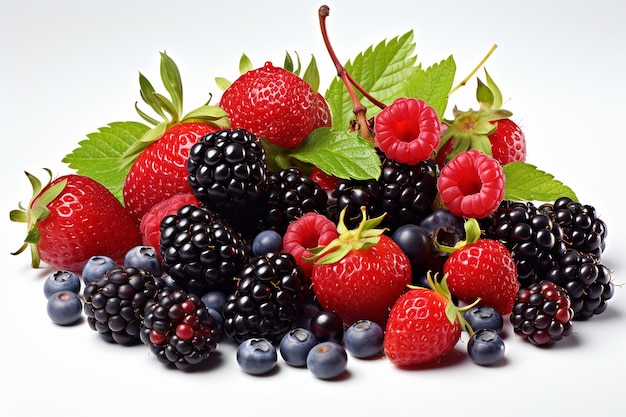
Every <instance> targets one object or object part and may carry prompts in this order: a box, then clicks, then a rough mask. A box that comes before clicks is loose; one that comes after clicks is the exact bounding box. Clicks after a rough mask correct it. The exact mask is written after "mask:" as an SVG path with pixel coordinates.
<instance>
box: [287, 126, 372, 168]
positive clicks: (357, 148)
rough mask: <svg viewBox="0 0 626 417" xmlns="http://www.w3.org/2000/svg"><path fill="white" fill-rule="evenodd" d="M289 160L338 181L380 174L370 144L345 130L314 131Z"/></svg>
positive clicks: (322, 129) (321, 129)
mask: <svg viewBox="0 0 626 417" xmlns="http://www.w3.org/2000/svg"><path fill="white" fill-rule="evenodd" d="M291 157H292V158H294V159H297V160H299V161H302V162H306V163H310V164H313V165H315V166H317V167H318V168H319V169H321V170H322V171H324V172H326V173H327V174H331V175H335V176H337V177H339V178H346V179H347V178H354V179H358V180H368V179H378V177H380V173H381V163H380V158H379V157H378V155H377V154H376V151H375V150H374V144H373V143H372V142H370V141H367V140H365V139H363V138H361V137H360V136H359V135H358V134H357V133H350V132H347V131H333V130H331V129H330V128H319V129H315V130H314V131H313V132H312V133H311V134H310V135H309V137H308V138H307V139H306V141H305V142H304V143H303V144H302V145H300V146H299V147H298V148H297V149H295V150H294V152H293V153H292V154H291Z"/></svg>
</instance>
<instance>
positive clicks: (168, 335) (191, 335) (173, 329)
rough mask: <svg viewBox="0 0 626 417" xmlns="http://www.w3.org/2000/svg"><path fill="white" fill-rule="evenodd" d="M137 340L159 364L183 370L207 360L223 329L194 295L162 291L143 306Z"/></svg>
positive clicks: (177, 291) (166, 289)
mask: <svg viewBox="0 0 626 417" xmlns="http://www.w3.org/2000/svg"><path fill="white" fill-rule="evenodd" d="M140 337H141V341H142V342H143V343H144V344H146V345H148V346H149V347H150V351H151V352H152V353H153V354H154V355H155V356H156V358H157V360H158V361H159V362H161V363H162V364H165V365H167V366H173V367H175V368H177V369H187V368H190V367H192V366H194V365H198V364H200V363H202V362H204V361H206V360H207V359H208V358H209V357H210V355H211V354H212V353H213V352H214V351H215V350H216V349H217V345H218V343H219V342H220V341H221V340H222V337H223V329H222V327H221V326H220V324H219V322H218V321H216V319H215V317H214V316H212V315H211V314H210V313H209V311H208V310H207V308H206V307H205V306H204V304H203V303H202V301H201V300H200V298H199V297H198V296H197V295H195V294H192V293H188V292H186V291H184V290H173V289H171V288H167V287H166V288H164V289H163V290H161V291H160V292H159V294H158V296H157V297H156V299H154V300H152V301H150V302H148V303H147V304H146V306H145V309H144V326H143V327H142V329H141V333H140Z"/></svg>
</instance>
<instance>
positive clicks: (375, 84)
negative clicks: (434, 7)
mask: <svg viewBox="0 0 626 417" xmlns="http://www.w3.org/2000/svg"><path fill="white" fill-rule="evenodd" d="M414 50H415V43H413V31H412V30H411V31H409V32H407V33H405V34H404V35H402V36H400V37H395V38H393V39H390V40H388V41H383V42H380V43H379V44H378V45H376V46H375V47H374V46H370V47H369V48H368V49H367V50H365V51H364V52H362V53H360V54H359V55H357V56H356V58H354V60H353V61H348V62H347V63H346V64H345V65H344V67H345V68H346V70H347V71H348V72H349V73H350V74H351V75H352V77H353V78H354V79H355V80H356V81H357V82H358V83H359V84H360V85H361V86H362V87H363V89H365V91H368V92H369V93H370V94H371V95H372V96H374V97H376V99H377V100H379V101H381V102H383V103H385V104H391V103H392V102H393V100H394V99H396V98H398V97H400V96H402V93H403V89H404V80H405V79H406V78H408V77H410V76H412V75H413V73H414V71H415V67H414V64H415V62H416V60H417V57H416V56H415V55H413V51H414ZM324 97H325V98H326V100H327V101H328V104H329V106H330V109H331V113H332V118H333V128H335V129H338V130H345V129H347V128H348V127H349V125H350V120H352V119H354V113H353V109H354V104H353V103H352V100H351V99H350V97H349V95H348V94H347V92H346V87H345V85H344V84H343V82H342V81H341V79H340V78H335V79H333V81H332V82H331V84H330V86H329V87H328V90H327V91H326V93H325V94H324ZM357 97H358V98H359V100H360V101H361V104H363V106H365V108H366V109H367V116H368V117H373V116H375V115H376V114H378V113H379V112H380V110H381V109H380V108H378V107H376V106H375V105H374V104H372V103H371V102H370V101H369V100H367V99H365V98H364V97H363V95H362V94H361V93H360V92H358V91H357Z"/></svg>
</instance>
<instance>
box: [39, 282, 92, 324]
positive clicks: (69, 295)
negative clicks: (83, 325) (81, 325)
mask: <svg viewBox="0 0 626 417" xmlns="http://www.w3.org/2000/svg"><path fill="white" fill-rule="evenodd" d="M46 309H47V312H48V317H50V320H52V321H53V322H54V323H55V324H58V325H61V326H66V325H68V324H73V323H76V322H77V321H78V319H80V316H81V314H82V311H83V303H82V301H81V299H80V296H79V295H78V294H76V293H75V292H72V291H58V292H55V293H54V294H52V295H51V296H50V297H49V298H48V304H47V307H46Z"/></svg>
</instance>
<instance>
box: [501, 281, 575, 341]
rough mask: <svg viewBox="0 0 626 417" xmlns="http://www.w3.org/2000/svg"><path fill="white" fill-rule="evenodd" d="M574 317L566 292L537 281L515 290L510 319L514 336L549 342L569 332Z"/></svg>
mask: <svg viewBox="0 0 626 417" xmlns="http://www.w3.org/2000/svg"><path fill="white" fill-rule="evenodd" d="M573 317H574V311H573V309H572V307H571V299H570V296H569V294H568V293H567V291H566V290H565V289H563V288H561V287H560V286H558V285H557V284H555V283H553V282H550V281H539V282H535V283H533V284H531V285H530V286H529V287H528V288H522V289H520V290H519V291H518V292H517V295H516V297H515V304H514V305H513V310H512V312H511V315H510V317H509V320H510V321H511V324H512V326H513V331H514V332H515V334H516V335H518V336H520V337H522V338H524V339H526V340H528V341H529V342H530V343H532V344H533V345H551V344H553V343H555V342H558V341H559V340H561V339H563V338H564V337H566V336H569V335H570V334H571V333H572V325H573V324H572V319H573Z"/></svg>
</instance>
